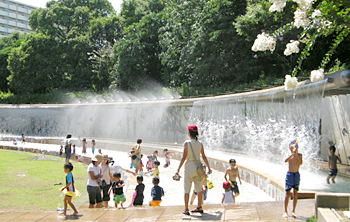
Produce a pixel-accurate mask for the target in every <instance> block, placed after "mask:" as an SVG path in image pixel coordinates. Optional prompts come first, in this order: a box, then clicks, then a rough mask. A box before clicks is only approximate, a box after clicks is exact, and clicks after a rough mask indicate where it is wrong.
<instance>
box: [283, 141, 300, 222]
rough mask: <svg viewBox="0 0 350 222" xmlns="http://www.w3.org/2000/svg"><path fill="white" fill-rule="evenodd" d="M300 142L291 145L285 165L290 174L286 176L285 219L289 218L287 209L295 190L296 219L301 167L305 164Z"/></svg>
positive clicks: (294, 215) (293, 212)
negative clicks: (291, 191)
mask: <svg viewBox="0 0 350 222" xmlns="http://www.w3.org/2000/svg"><path fill="white" fill-rule="evenodd" d="M298 148H299V146H298V142H297V141H296V140H292V141H291V142H290V143H289V150H290V152H291V153H290V154H289V155H288V157H287V158H286V159H285V160H284V162H285V163H288V172H287V176H286V196H285V198H284V214H283V217H284V218H288V213H287V208H288V203H289V198H290V195H291V193H290V190H291V189H292V188H293V210H292V217H293V218H296V217H297V215H296V214H295V208H296V206H297V202H298V190H299V182H300V174H299V167H300V165H301V164H303V156H302V154H300V153H298Z"/></svg>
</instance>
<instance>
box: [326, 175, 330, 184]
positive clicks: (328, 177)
mask: <svg viewBox="0 0 350 222" xmlns="http://www.w3.org/2000/svg"><path fill="white" fill-rule="evenodd" d="M330 178H331V176H329V175H328V176H327V179H326V180H327V183H328V184H329V179H330Z"/></svg>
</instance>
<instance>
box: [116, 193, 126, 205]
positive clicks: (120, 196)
mask: <svg viewBox="0 0 350 222" xmlns="http://www.w3.org/2000/svg"><path fill="white" fill-rule="evenodd" d="M113 200H114V202H115V203H117V204H118V203H120V201H121V202H122V203H124V202H125V201H126V199H125V196H124V194H120V195H118V194H114V198H113Z"/></svg>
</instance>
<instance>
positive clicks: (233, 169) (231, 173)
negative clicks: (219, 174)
mask: <svg viewBox="0 0 350 222" xmlns="http://www.w3.org/2000/svg"><path fill="white" fill-rule="evenodd" d="M229 163H230V167H229V168H227V169H226V172H225V180H226V181H228V182H229V183H230V184H231V190H232V191H233V192H234V193H235V198H234V199H233V203H235V202H236V197H237V196H238V195H239V189H238V185H237V181H236V178H238V180H239V183H240V185H242V182H241V178H240V177H239V172H238V167H237V166H236V160H235V159H230V161H229ZM227 175H228V180H227V178H226V177H227Z"/></svg>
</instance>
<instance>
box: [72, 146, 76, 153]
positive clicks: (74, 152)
mask: <svg viewBox="0 0 350 222" xmlns="http://www.w3.org/2000/svg"><path fill="white" fill-rule="evenodd" d="M72 154H75V144H73V153H72Z"/></svg>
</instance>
